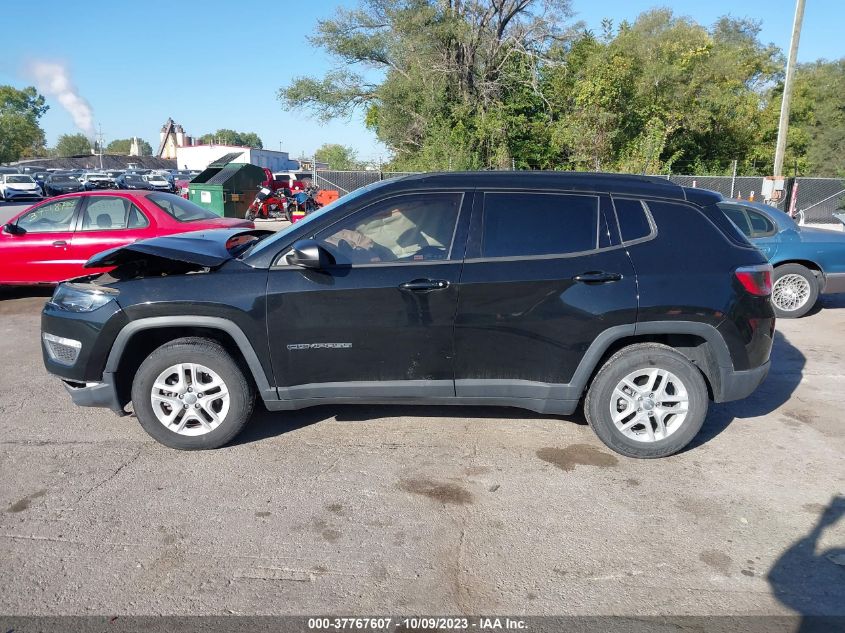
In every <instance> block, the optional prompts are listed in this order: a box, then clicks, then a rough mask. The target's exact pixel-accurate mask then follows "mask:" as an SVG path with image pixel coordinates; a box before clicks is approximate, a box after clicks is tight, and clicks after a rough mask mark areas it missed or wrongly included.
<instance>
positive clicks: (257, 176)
mask: <svg viewBox="0 0 845 633" xmlns="http://www.w3.org/2000/svg"><path fill="white" fill-rule="evenodd" d="M242 153H243V152H235V153H232V154H226V155H225V156H222V157H220V158H219V159H217V160H216V161H214V162H213V163H211V164H210V165H209V166H208V167H207V168H206V169H205V171H202V172H200V174H199V175H198V176H197V177H196V178H194V179H193V180H192V181H191V183H190V184H189V185H188V198H189V199H190V200H191V202H195V203H196V204H198V205H200V206H201V207H205V208H206V209H208V210H209V211H213V212H214V213H216V214H217V215H221V216H224V217H227V218H242V217H244V216H245V215H246V211H247V209H248V208H249V205H250V203H251V202H252V201H253V199H254V198H255V194H256V193H258V190H259V189H260V188H261V182H262V181H263V180H266V178H267V177H266V176H265V174H264V170H263V169H261V168H260V167H257V166H255V165H251V164H250V163H233V162H232V161H233V160H234V159H236V158H237V157H238V156H240V155H241V154H242Z"/></svg>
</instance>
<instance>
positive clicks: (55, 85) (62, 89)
mask: <svg viewBox="0 0 845 633" xmlns="http://www.w3.org/2000/svg"><path fill="white" fill-rule="evenodd" d="M27 74H29V75H30V76H31V77H32V78H33V79H34V80H35V84H36V87H37V88H38V90H39V91H40V92H41V93H42V94H44V95H45V96H48V97H54V98H55V99H56V100H57V101H58V102H59V103H60V104H61V106H62V107H63V108H64V109H65V110H67V111H68V113H70V116H71V117H73V122H74V123H75V124H76V127H78V128H79V129H80V130H82V131H83V132H84V133H85V135H86V136H87V137H88V138H93V137H94V111H93V110H92V109H91V105H90V104H89V103H88V102H87V101H86V100H85V99H83V98H82V97H81V96H80V95H79V92H78V91H77V89H76V86H74V85H73V82H72V81H71V79H70V71H69V70H68V68H67V66H65V65H64V64H62V63H61V62H44V61H33V62H30V63H29V65H28V66H27Z"/></svg>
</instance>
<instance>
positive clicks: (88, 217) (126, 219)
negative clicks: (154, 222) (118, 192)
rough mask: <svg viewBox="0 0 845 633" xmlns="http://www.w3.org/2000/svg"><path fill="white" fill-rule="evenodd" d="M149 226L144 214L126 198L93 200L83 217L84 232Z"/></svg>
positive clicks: (105, 197) (104, 197)
mask: <svg viewBox="0 0 845 633" xmlns="http://www.w3.org/2000/svg"><path fill="white" fill-rule="evenodd" d="M148 224H149V222H148V221H147V218H146V217H145V216H144V214H143V213H141V212H140V211H139V210H138V207H136V206H135V205H134V204H132V203H131V202H130V201H129V200H127V199H126V198H112V197H110V196H108V197H107V196H102V197H97V198H94V199H91V200H89V202H88V206H87V207H86V208H85V213H84V214H83V215H82V230H83V231H109V230H118V229H136V228H142V227H145V226H147V225H148Z"/></svg>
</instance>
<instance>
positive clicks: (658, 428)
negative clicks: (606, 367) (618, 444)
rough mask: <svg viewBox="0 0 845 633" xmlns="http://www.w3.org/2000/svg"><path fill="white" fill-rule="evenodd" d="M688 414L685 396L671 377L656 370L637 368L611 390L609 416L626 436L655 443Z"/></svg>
mask: <svg viewBox="0 0 845 633" xmlns="http://www.w3.org/2000/svg"><path fill="white" fill-rule="evenodd" d="M688 413H689V394H688V393H687V389H686V387H685V386H684V383H683V382H681V380H680V378H678V377H677V376H676V375H675V374H673V373H672V372H670V371H667V370H665V369H659V368H657V367H647V368H644V369H638V370H636V371H633V372H631V373H630V374H628V375H627V376H625V377H624V378H623V379H622V380H621V381H620V382H619V384H618V385H616V387H615V388H614V390H613V396H612V397H611V400H610V415H611V419H612V420H613V424H614V425H615V426H616V428H617V430H619V431H620V432H621V433H622V434H623V435H625V436H626V437H628V438H630V439H632V440H636V441H638V442H657V441H659V440H663V439H666V438H667V437H669V436H670V435H672V433H674V432H675V431H677V430H678V429H679V428H680V427H681V425H682V424H683V423H684V420H686V418H687V414H688Z"/></svg>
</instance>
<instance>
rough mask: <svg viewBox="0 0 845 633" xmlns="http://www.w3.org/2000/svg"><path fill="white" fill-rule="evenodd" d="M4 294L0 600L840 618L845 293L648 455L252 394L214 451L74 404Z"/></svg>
mask: <svg viewBox="0 0 845 633" xmlns="http://www.w3.org/2000/svg"><path fill="white" fill-rule="evenodd" d="M48 294H49V291H37V290H36V291H22V290H5V291H0V357H2V359H3V362H2V364H0V384H2V385H3V389H2V392H0V569H2V570H3V575H4V578H5V581H4V582H3V583H2V584H0V613H3V614H7V615H12V614H16V615H26V614H34V615H37V614H40V615H44V614H51V615H59V614H100V615H102V614H299V615H302V614H317V613H334V614H340V613H344V614H385V613H392V614H408V615H410V614H421V613H425V614H461V613H465V614H491V613H508V614H515V615H528V614H539V615H542V614H555V615H560V614H593V615H595V614H617V615H629V616H630V615H634V616H643V615H684V614H699V615H728V614H745V615H764V614H810V613H813V614H835V613H838V614H842V615H845V567H843V564H844V563H845V560H844V559H845V547H844V546H845V520H844V519H843V514H845V499H843V494H844V493H845V468H843V463H845V462H843V453H845V427H843V420H842V416H841V410H842V394H843V393H845V371H843V358H845V338H843V336H842V332H843V331H845V296H839V297H833V298H831V297H827V298H824V299H823V306H824V309H822V310H819V311H816V312H814V313H812V314H811V315H809V316H808V317H806V318H803V319H800V320H796V321H779V322H778V333H777V340H776V345H775V348H774V353H773V365H772V372H771V374H770V376H769V377H768V379H767V380H766V382H765V383H764V384H763V385H762V386H761V388H760V389H758V391H757V392H756V393H755V394H754V395H753V396H752V397H750V398H748V399H747V400H744V401H741V402H735V403H728V404H721V405H713V406H712V407H711V410H710V413H709V415H708V417H707V421H706V423H705V426H704V429H703V431H702V432H701V434H700V436H699V437H698V438H697V439H696V440H695V441H694V443H693V445H691V446H690V447H689V448H688V449H687V450H685V451H684V452H682V453H680V454H678V455H675V456H673V457H670V458H667V459H661V460H650V461H641V460H633V459H627V458H624V457H621V456H619V455H616V454H614V453H612V452H610V451H609V450H608V449H606V448H605V447H604V446H603V445H602V444H601V443H600V442H599V441H598V440H597V439H596V438H595V437H594V436H593V434H592V433H591V431H590V430H589V428H588V427H587V426H586V425H585V424H584V421H583V419H582V418H581V417H580V416H574V417H572V418H568V419H564V418H559V417H553V416H545V417H544V416H538V415H537V414H534V413H530V412H527V411H521V410H517V409H504V408H448V407H412V406H392V407H386V406H378V407H376V406H370V407H363V406H362V407H353V406H332V407H319V408H314V409H306V410H303V411H295V412H289V413H274V414H270V413H267V412H266V411H263V410H260V411H259V412H257V413H256V415H255V417H254V419H253V420H252V421H251V423H250V424H249V426H248V427H247V429H246V431H245V432H244V434H243V435H242V436H241V437H240V438H238V439H237V441H236V442H235V443H234V444H233V445H231V446H228V447H225V448H222V449H219V450H216V451H210V452H194V453H186V452H178V451H174V450H171V449H167V448H165V447H163V446H161V445H159V444H157V443H155V442H154V441H152V440H151V439H150V438H149V437H148V436H147V435H146V434H145V433H144V432H143V431H142V430H141V428H140V426H139V425H138V423H137V421H136V420H135V418H133V417H131V416H128V417H123V418H119V417H116V416H115V415H114V414H112V413H110V412H109V411H103V410H98V409H83V408H77V407H75V406H73V405H72V404H71V402H70V398H69V396H68V395H67V394H66V393H65V391H64V389H63V388H62V385H61V383H60V382H59V380H57V379H56V378H53V377H51V376H49V375H47V374H46V372H45V371H44V369H43V367H42V364H41V359H40V351H39V316H38V315H39V310H40V308H41V305H42V304H43V302H44V301H45V299H46V297H47V296H48Z"/></svg>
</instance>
